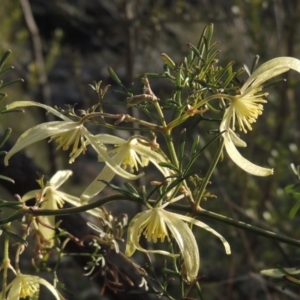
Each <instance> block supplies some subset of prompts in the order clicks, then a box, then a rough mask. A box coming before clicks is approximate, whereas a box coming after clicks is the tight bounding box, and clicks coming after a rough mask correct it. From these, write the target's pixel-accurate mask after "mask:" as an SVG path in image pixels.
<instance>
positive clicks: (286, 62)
mask: <svg viewBox="0 0 300 300" xmlns="http://www.w3.org/2000/svg"><path fill="white" fill-rule="evenodd" d="M280 68H281V71H280ZM275 69H277V70H276V71H275ZM288 69H292V70H294V71H296V72H299V73H300V60H299V59H296V58H294V57H277V58H274V59H271V60H269V61H267V62H265V63H264V64H262V65H261V66H260V67H258V68H257V69H256V70H255V71H254V72H253V74H252V75H251V76H250V77H249V78H248V79H247V81H246V82H245V83H244V85H243V89H246V88H247V87H248V86H249V85H250V84H251V83H252V82H253V80H255V79H256V78H257V77H259V76H262V79H264V80H260V83H262V82H264V81H266V80H269V79H271V78H273V77H275V76H277V75H279V74H281V73H284V72H286V71H288ZM272 70H273V71H275V72H274V73H273V74H272ZM266 71H270V73H269V74H267V73H265V72H266ZM263 73H265V74H264V75H262V74H263ZM255 85H258V84H257V83H256V82H255Z"/></svg>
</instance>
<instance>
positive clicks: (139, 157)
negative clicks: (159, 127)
mask: <svg viewBox="0 0 300 300" xmlns="http://www.w3.org/2000/svg"><path fill="white" fill-rule="evenodd" d="M95 138H96V139H97V140H99V141H101V142H102V143H103V144H105V145H106V144H113V145H114V146H115V149H114V150H112V151H111V153H115V154H114V156H112V160H113V161H114V162H115V163H116V164H117V165H121V166H122V167H123V168H124V169H126V168H128V169H129V171H130V172H133V171H134V170H136V171H138V170H139V166H140V167H146V166H147V165H148V164H149V162H151V163H152V164H154V165H155V167H156V168H157V169H158V170H159V171H160V172H161V173H162V174H163V175H164V176H165V177H168V176H170V175H171V173H170V170H169V169H168V168H164V167H161V166H160V165H159V163H161V162H166V159H165V158H164V156H163V155H162V154H159V153H158V152H156V151H154V150H153V149H152V148H151V146H150V145H147V140H146V139H143V138H142V137H131V138H129V139H128V140H124V139H121V138H119V137H116V136H113V135H109V134H98V135H95ZM114 176H115V173H114V172H113V170H112V169H111V168H109V167H108V166H105V167H104V168H103V170H102V171H101V173H100V174H99V175H98V176H97V177H96V178H95V180H94V181H93V182H92V183H91V184H90V185H89V186H88V187H87V188H86V190H85V191H84V192H83V193H82V195H81V200H82V202H86V201H88V200H89V199H90V198H92V197H94V196H95V195H97V194H98V193H100V191H101V190H102V189H103V188H104V187H105V186H106V184H105V183H104V182H102V181H101V180H105V181H107V182H109V181H111V180H112V179H113V177H114Z"/></svg>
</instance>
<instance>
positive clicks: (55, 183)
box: [50, 170, 73, 189]
mask: <svg viewBox="0 0 300 300" xmlns="http://www.w3.org/2000/svg"><path fill="white" fill-rule="evenodd" d="M72 174H73V172H72V171H71V170H62V171H57V172H56V173H55V174H54V175H53V176H52V177H51V179H50V184H51V186H52V187H53V188H54V189H58V188H59V187H60V186H61V185H62V184H63V183H64V182H65V181H66V180H67V179H68V178H69V177H70V176H71V175H72Z"/></svg>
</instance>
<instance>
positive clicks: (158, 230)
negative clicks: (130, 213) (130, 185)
mask: <svg viewBox="0 0 300 300" xmlns="http://www.w3.org/2000/svg"><path fill="white" fill-rule="evenodd" d="M167 204H168V203H167ZM167 204H164V205H162V206H160V207H154V208H150V209H148V210H146V211H143V212H141V213H139V214H137V215H136V216H135V217H134V218H133V219H132V221H131V222H130V224H129V227H128V233H127V243H126V252H125V253H126V255H127V256H131V255H133V253H134V252H135V250H139V251H143V252H151V253H158V254H163V255H167V256H172V257H176V256H178V254H172V253H170V252H168V251H164V250H147V249H144V248H143V247H142V246H141V245H140V243H139V239H140V236H141V234H143V235H144V236H145V237H146V239H147V240H148V241H153V242H154V243H156V242H157V241H158V240H161V242H163V241H164V240H165V239H167V240H168V241H170V236H169V232H168V231H170V232H171V234H172V237H173V238H174V239H175V240H176V242H177V244H178V247H179V249H180V253H181V255H182V257H183V259H184V263H185V268H186V275H187V279H188V281H193V280H195V279H196V277H197V274H198V270H199V267H200V256H199V251H198V245H197V242H196V239H195V237H194V234H193V232H192V230H191V229H190V228H189V226H188V225H187V224H186V223H185V222H188V223H191V224H193V225H196V226H199V227H202V228H204V229H206V230H208V231H210V232H211V233H213V234H214V235H216V236H217V237H218V238H219V239H220V240H221V241H222V243H223V244H224V247H225V251H226V253H227V254H230V246H229V244H228V242H227V241H226V240H225V239H224V238H223V237H222V236H221V235H220V234H219V233H217V232H216V231H215V230H213V229H212V228H211V227H209V226H208V225H206V224H205V223H203V222H200V221H198V220H195V219H193V218H191V217H188V216H183V215H180V214H176V213H172V212H169V211H166V210H164V207H165V206H166V205H167ZM184 221H185V222H184Z"/></svg>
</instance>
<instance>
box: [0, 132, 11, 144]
mask: <svg viewBox="0 0 300 300" xmlns="http://www.w3.org/2000/svg"><path fill="white" fill-rule="evenodd" d="M11 132H12V129H11V128H7V129H6V130H5V132H4V135H3V137H2V139H1V140H0V148H2V147H3V145H4V143H5V142H6V141H7V139H8V138H9V136H10V134H11Z"/></svg>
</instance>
